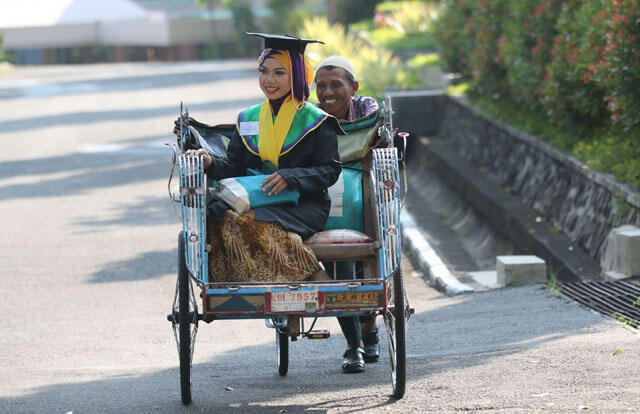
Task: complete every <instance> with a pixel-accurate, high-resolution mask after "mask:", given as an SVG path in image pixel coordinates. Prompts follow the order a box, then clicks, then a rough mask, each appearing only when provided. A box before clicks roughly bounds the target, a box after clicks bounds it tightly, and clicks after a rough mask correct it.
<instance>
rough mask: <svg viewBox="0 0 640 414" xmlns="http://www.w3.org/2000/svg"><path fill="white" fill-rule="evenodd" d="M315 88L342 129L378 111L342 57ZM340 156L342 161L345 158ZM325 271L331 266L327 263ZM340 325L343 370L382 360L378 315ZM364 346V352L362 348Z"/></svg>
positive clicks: (343, 267)
mask: <svg viewBox="0 0 640 414" xmlns="http://www.w3.org/2000/svg"><path fill="white" fill-rule="evenodd" d="M315 84H316V95H317V97H318V100H319V103H318V106H319V107H320V108H321V109H323V110H324V111H325V112H327V113H329V114H330V115H333V116H334V117H335V118H336V119H338V120H339V122H340V123H341V124H342V125H344V124H346V123H349V122H354V121H358V120H361V119H364V118H369V117H371V116H372V115H374V114H375V113H376V112H377V111H378V103H377V102H376V100H375V99H374V98H371V97H367V96H360V95H356V93H357V91H358V87H359V84H358V81H357V80H356V75H355V69H354V67H353V64H352V63H351V62H350V61H349V60H348V59H346V58H344V57H342V56H335V55H334V56H330V57H328V58H326V59H324V60H323V61H322V62H320V64H319V65H318V67H317V68H316V76H315ZM340 156H341V158H342V157H343V154H341V155H340ZM343 161H344V160H343ZM354 266H356V263H355V262H338V263H336V266H335V270H336V277H337V278H338V279H342V278H350V277H351V275H352V274H354V273H355V270H356V269H354ZM325 267H326V268H330V267H331V266H330V265H329V264H327V263H325ZM358 267H359V266H358ZM338 322H339V323H340V327H341V328H342V332H343V334H344V336H345V338H346V339H347V344H348V346H349V348H348V349H347V350H346V351H345V353H344V361H343V363H342V369H343V370H344V371H345V372H363V371H364V370H365V362H376V361H377V360H378V357H379V356H380V345H379V344H378V329H377V326H376V318H375V315H374V314H367V315H363V316H361V317H360V324H358V320H357V318H356V317H355V316H344V317H339V318H338ZM361 343H362V344H363V345H364V349H363V348H361V347H360V346H361Z"/></svg>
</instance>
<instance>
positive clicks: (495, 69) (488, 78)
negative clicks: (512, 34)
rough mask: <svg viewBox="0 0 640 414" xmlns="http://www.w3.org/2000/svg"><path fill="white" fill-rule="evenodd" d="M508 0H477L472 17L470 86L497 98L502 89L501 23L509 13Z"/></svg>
mask: <svg viewBox="0 0 640 414" xmlns="http://www.w3.org/2000/svg"><path fill="white" fill-rule="evenodd" d="M509 1H510V0H477V1H476V2H475V10H474V12H473V13H474V20H475V22H476V26H477V28H478V29H477V30H476V39H475V43H474V47H473V48H472V49H471V52H470V53H469V67H470V69H471V79H472V82H473V90H474V92H477V93H479V94H481V95H484V96H488V97H493V98H494V99H497V98H499V97H501V96H502V95H503V94H504V93H505V91H506V89H507V88H506V77H507V69H506V66H505V61H504V43H505V37H504V34H503V23H504V21H505V18H508V17H509V16H510V13H509Z"/></svg>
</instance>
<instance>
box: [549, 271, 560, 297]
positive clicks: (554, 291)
mask: <svg viewBox="0 0 640 414" xmlns="http://www.w3.org/2000/svg"><path fill="white" fill-rule="evenodd" d="M547 293H548V294H550V295H551V296H558V295H560V287H559V286H558V278H557V277H556V275H555V274H554V273H550V274H549V277H548V279H547Z"/></svg>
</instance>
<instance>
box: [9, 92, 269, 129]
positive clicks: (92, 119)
mask: <svg viewBox="0 0 640 414" xmlns="http://www.w3.org/2000/svg"><path fill="white" fill-rule="evenodd" d="M186 103H187V104H189V103H188V102H186ZM257 103H260V99H259V98H247V99H229V100H216V101H211V102H204V103H196V104H189V112H190V113H193V112H196V111H217V110H223V109H229V108H245V107H248V106H251V105H255V104H257ZM179 111H180V105H179V102H177V103H176V105H170V106H161V107H157V108H141V109H119V110H108V111H106V110H98V111H80V112H71V113H65V114H60V115H47V116H35V117H29V118H21V119H12V120H10V121H2V122H0V131H2V132H3V133H9V132H17V131H27V130H32V129H39V128H52V127H55V126H61V125H78V124H91V123H96V122H112V121H135V120H139V119H144V118H154V117H161V116H167V117H170V118H169V119H172V120H173V119H175V118H176V117H177V116H178V114H179Z"/></svg>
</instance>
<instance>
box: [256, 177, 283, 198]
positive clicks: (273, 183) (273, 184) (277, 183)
mask: <svg viewBox="0 0 640 414" xmlns="http://www.w3.org/2000/svg"><path fill="white" fill-rule="evenodd" d="M260 187H262V191H269V189H271V191H269V193H268V194H267V195H270V196H271V195H275V194H278V193H279V192H280V191H282V190H284V189H286V188H288V187H289V186H288V185H287V182H286V181H285V180H284V178H282V177H281V176H280V174H278V173H277V172H275V173H273V174H271V175H269V176H267V178H265V179H264V181H263V182H262V184H260Z"/></svg>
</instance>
